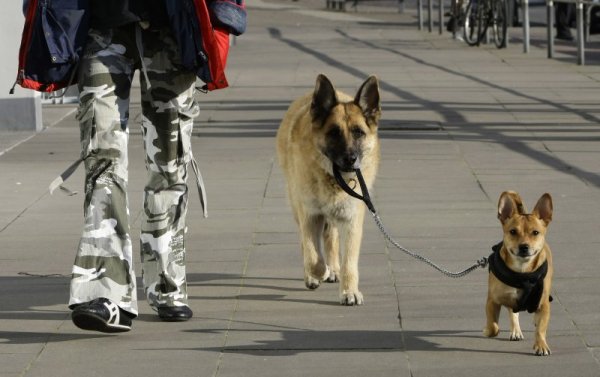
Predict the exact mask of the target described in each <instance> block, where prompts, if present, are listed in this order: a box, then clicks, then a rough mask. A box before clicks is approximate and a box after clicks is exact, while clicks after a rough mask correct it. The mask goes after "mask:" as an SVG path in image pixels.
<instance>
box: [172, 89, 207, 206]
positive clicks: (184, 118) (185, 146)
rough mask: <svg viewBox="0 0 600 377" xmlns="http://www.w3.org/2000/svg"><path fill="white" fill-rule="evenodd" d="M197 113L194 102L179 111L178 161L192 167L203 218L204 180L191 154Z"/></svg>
mask: <svg viewBox="0 0 600 377" xmlns="http://www.w3.org/2000/svg"><path fill="white" fill-rule="evenodd" d="M199 113H200V107H199V106H198V104H197V103H196V101H192V102H191V104H190V106H189V107H188V108H187V109H185V110H180V111H179V132H178V133H179V143H180V144H179V146H180V152H181V154H180V158H181V160H180V161H181V162H182V163H184V164H186V165H188V164H190V165H191V166H192V170H193V171H194V176H195V178H196V186H197V188H198V195H199V197H200V204H201V205H202V213H203V215H204V217H208V211H207V198H206V188H205V187H204V180H203V178H202V174H201V173H200V169H199V168H198V163H197V162H196V159H195V158H194V154H193V152H192V131H193V128H194V118H196V117H197V116H198V115H199Z"/></svg>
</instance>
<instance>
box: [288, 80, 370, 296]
mask: <svg viewBox="0 0 600 377" xmlns="http://www.w3.org/2000/svg"><path fill="white" fill-rule="evenodd" d="M380 112H381V110H380V106H379V84H378V81H377V78H375V76H371V77H369V78H368V79H367V80H366V81H365V82H364V83H363V84H362V85H361V87H360V88H359V89H358V92H357V93H356V95H355V96H354V97H350V96H348V95H346V94H344V93H342V92H340V91H337V90H335V88H334V87H333V85H332V84H331V82H330V81H329V79H328V78H327V77H325V76H324V75H319V76H318V77H317V81H316V85H315V89H314V91H313V92H311V93H308V94H306V95H305V96H303V97H301V98H299V99H297V100H296V101H294V102H293V103H292V104H291V105H290V107H289V109H288V111H287V113H286V114H285V116H284V118H283V120H282V121H281V126H280V127H279V131H278V132H277V154H278V156H279V162H280V164H281V168H282V170H283V172H284V173H285V177H286V180H287V189H288V197H289V200H290V204H291V206H292V210H293V212H294V219H295V220H296V223H297V224H298V228H299V230H300V240H301V249H302V255H303V260H304V283H305V285H306V287H307V288H309V289H316V288H318V287H319V285H320V284H321V281H328V282H335V281H338V280H339V281H340V302H341V303H342V305H361V304H362V303H363V295H362V293H361V292H360V291H359V289H358V257H359V252H360V244H361V239H362V231H363V229H362V227H363V219H364V215H365V205H364V204H363V203H362V202H361V201H360V200H357V199H355V198H352V197H351V196H349V195H348V194H346V193H345V192H344V191H343V190H342V189H341V188H340V186H339V185H338V184H337V182H336V181H335V179H334V176H333V174H334V173H333V170H334V169H335V170H337V171H339V172H341V176H342V177H343V179H344V180H345V181H346V183H350V186H358V185H357V184H356V179H355V177H356V175H355V173H354V171H355V169H357V168H360V170H361V172H362V175H363V177H364V179H365V182H366V185H367V187H368V188H370V187H371V186H372V184H373V181H374V180H375V174H376V173H377V167H378V165H379V138H378V136H377V127H378V120H379V116H380ZM357 191H358V192H359V193H361V192H360V188H359V187H357ZM323 254H325V255H323ZM324 257H325V258H326V259H325V258H324ZM340 259H341V263H340Z"/></svg>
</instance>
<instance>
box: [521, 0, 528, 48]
mask: <svg viewBox="0 0 600 377" xmlns="http://www.w3.org/2000/svg"><path fill="white" fill-rule="evenodd" d="M521 6H522V7H523V9H522V11H523V52H524V53H528V52H529V0H521Z"/></svg>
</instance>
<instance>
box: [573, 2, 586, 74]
mask: <svg viewBox="0 0 600 377" xmlns="http://www.w3.org/2000/svg"><path fill="white" fill-rule="evenodd" d="M575 9H576V15H575V17H576V21H577V64H579V65H584V64H585V57H584V56H583V55H584V53H583V48H584V46H583V44H584V42H585V41H584V39H583V3H582V2H581V1H577V2H576V3H575Z"/></svg>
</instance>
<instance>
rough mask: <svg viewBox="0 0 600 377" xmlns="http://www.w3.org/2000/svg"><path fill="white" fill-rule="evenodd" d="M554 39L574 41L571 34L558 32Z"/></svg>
mask: <svg viewBox="0 0 600 377" xmlns="http://www.w3.org/2000/svg"><path fill="white" fill-rule="evenodd" d="M556 39H561V40H563V41H574V40H575V37H573V34H571V32H570V31H569V32H560V33H557V34H556Z"/></svg>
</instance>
